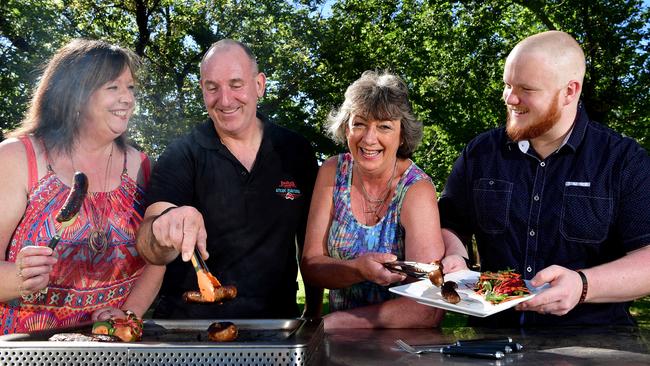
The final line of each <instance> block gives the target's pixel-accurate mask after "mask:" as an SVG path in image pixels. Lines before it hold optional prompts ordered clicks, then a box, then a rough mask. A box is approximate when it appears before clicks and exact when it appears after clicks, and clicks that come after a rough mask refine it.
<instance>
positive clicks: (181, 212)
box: [137, 39, 322, 318]
mask: <svg viewBox="0 0 650 366" xmlns="http://www.w3.org/2000/svg"><path fill="white" fill-rule="evenodd" d="M265 84H266V77H265V76H264V74H263V73H261V72H259V71H258V68H257V62H256V61H255V57H254V55H253V54H252V52H251V51H250V49H249V48H248V47H246V46H245V45H243V44H242V43H240V42H236V41H233V40H228V39H226V40H222V41H219V42H217V43H215V44H213V45H212V47H210V49H209V50H208V52H207V53H206V54H205V56H204V58H203V60H202V61H201V90H202V92H203V99H204V102H205V105H206V108H207V110H208V114H209V116H210V118H209V119H208V120H207V121H205V122H204V123H202V124H200V125H198V126H197V127H195V128H194V129H193V130H192V132H191V133H190V134H189V135H187V136H184V137H181V138H179V139H177V140H175V141H174V142H173V143H172V144H170V145H169V146H168V148H167V149H166V150H165V152H164V153H163V154H162V156H161V157H160V159H159V160H158V163H157V164H156V166H155V168H154V170H153V173H152V176H151V183H150V187H149V190H148V192H147V193H148V197H147V198H148V200H149V202H153V203H152V204H151V205H150V206H149V207H148V208H147V211H146V213H145V219H144V222H143V224H142V226H141V227H140V230H139V232H138V242H137V248H138V251H139V252H140V253H141V254H142V255H143V257H144V258H145V259H146V260H147V261H148V262H150V263H156V264H167V270H166V273H165V278H164V281H163V284H162V287H161V291H160V302H159V305H158V306H157V308H156V310H155V312H154V317H157V318H291V317H297V316H298V315H299V314H298V306H297V304H296V292H297V278H296V277H297V271H298V262H297V256H298V254H299V251H300V250H301V249H302V244H303V241H304V232H305V225H306V220H307V213H308V210H309V203H310V200H311V194H312V189H313V185H314V181H315V178H316V174H317V169H318V165H317V162H316V158H315V155H314V152H313V150H312V149H311V147H310V144H309V142H308V141H307V140H306V139H305V138H303V137H302V136H299V135H298V134H296V133H294V132H292V131H289V130H287V129H285V128H282V127H280V126H277V125H275V124H273V123H271V122H270V121H268V120H267V119H266V118H265V117H264V116H262V115H259V114H258V113H257V100H258V98H260V97H262V96H263V95H264V88H265ZM195 247H197V248H198V250H199V251H200V253H201V256H202V257H203V258H206V262H207V264H208V266H209V267H210V270H211V271H212V272H213V274H214V275H215V276H216V277H217V278H218V279H219V280H220V281H221V282H222V283H223V284H224V285H234V286H236V287H237V289H238V295H237V297H236V298H235V299H234V300H231V301H226V302H224V303H223V304H211V305H206V304H188V303H185V302H183V300H182V294H183V292H185V291H189V290H197V288H198V286H197V279H196V275H195V273H194V269H193V268H192V265H191V264H189V263H187V261H188V260H189V259H190V257H191V255H192V253H193V252H194V248H195ZM297 249H298V251H297ZM179 254H181V256H179ZM306 295H307V299H306V304H305V313H304V315H305V316H318V315H320V305H321V302H322V291H318V290H313V291H312V289H311V288H307V294H306Z"/></svg>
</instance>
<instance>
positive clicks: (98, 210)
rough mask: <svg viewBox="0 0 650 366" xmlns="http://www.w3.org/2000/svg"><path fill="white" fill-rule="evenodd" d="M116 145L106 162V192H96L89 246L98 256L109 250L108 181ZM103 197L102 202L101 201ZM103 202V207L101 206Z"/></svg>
mask: <svg viewBox="0 0 650 366" xmlns="http://www.w3.org/2000/svg"><path fill="white" fill-rule="evenodd" d="M114 146H115V144H111V153H110V154H109V155H108V161H107V162H106V171H105V172H104V190H103V191H102V192H95V194H94V196H95V197H94V198H95V205H93V212H92V223H93V228H92V231H91V232H90V236H89V237H88V245H89V246H90V249H92V251H93V252H95V253H96V254H99V253H104V252H105V251H106V249H107V248H108V232H107V228H106V226H107V225H108V211H107V210H108V209H109V208H110V200H109V196H110V192H108V181H109V179H108V178H109V175H110V170H111V165H112V164H111V163H112V162H113V148H114ZM100 197H101V200H100ZM100 201H101V205H100Z"/></svg>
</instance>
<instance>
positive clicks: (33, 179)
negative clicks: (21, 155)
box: [18, 135, 38, 190]
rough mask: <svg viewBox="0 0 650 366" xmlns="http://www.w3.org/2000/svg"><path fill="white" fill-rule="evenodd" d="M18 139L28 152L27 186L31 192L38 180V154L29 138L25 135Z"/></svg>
mask: <svg viewBox="0 0 650 366" xmlns="http://www.w3.org/2000/svg"><path fill="white" fill-rule="evenodd" d="M18 139H19V140H20V142H22V143H23V145H24V146H25V151H26V152H27V184H28V187H29V189H30V190H31V189H32V188H33V187H34V186H35V185H36V183H37V180H38V165H37V163H36V152H35V151H34V145H32V140H31V139H30V138H29V136H26V135H23V136H20V137H19V138H18Z"/></svg>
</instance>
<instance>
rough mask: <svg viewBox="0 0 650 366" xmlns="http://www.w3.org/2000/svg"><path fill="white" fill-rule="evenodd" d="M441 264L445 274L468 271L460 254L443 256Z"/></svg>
mask: <svg viewBox="0 0 650 366" xmlns="http://www.w3.org/2000/svg"><path fill="white" fill-rule="evenodd" d="M441 263H442V269H443V270H444V273H445V274H447V273H452V272H456V271H461V270H463V269H468V268H467V262H466V261H465V258H464V257H463V256H461V255H460V254H451V255H448V256H445V257H444V258H442V260H441Z"/></svg>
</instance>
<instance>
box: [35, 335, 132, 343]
mask: <svg viewBox="0 0 650 366" xmlns="http://www.w3.org/2000/svg"><path fill="white" fill-rule="evenodd" d="M48 340H49V341H53V342H119V341H120V339H119V338H118V337H115V336H111V335H107V334H90V335H87V334H82V333H58V334H55V335H53V336H51V337H50V338H48Z"/></svg>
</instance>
